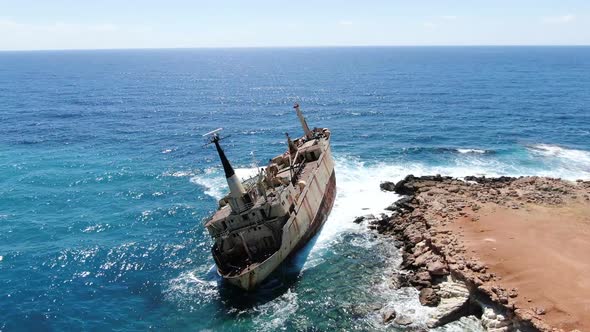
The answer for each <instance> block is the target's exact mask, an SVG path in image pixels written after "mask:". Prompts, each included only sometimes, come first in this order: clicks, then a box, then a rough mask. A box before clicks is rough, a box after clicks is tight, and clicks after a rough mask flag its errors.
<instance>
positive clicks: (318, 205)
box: [218, 147, 336, 290]
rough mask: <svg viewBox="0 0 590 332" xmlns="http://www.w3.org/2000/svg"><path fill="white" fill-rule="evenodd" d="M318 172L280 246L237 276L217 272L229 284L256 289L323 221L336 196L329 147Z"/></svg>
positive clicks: (332, 163) (292, 216) (291, 218)
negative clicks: (267, 256)
mask: <svg viewBox="0 0 590 332" xmlns="http://www.w3.org/2000/svg"><path fill="white" fill-rule="evenodd" d="M316 171H317V174H315V175H314V176H313V178H312V181H310V183H308V184H307V188H306V189H307V192H304V193H303V194H302V195H301V196H300V197H299V200H298V204H297V205H296V211H295V213H294V214H292V215H291V217H290V218H289V220H288V221H287V223H286V225H285V226H284V228H283V238H284V239H288V240H285V241H283V244H282V246H281V248H280V249H279V250H278V251H276V252H275V253H274V254H273V255H272V256H270V257H269V258H267V259H266V260H265V261H263V262H261V263H260V264H257V265H255V266H252V267H251V268H250V267H249V268H246V269H245V270H244V271H242V273H240V274H239V275H234V276H227V275H223V273H222V272H221V271H218V272H219V274H220V275H221V276H222V277H223V278H224V279H225V280H227V281H228V282H229V283H231V284H233V285H235V286H238V287H240V288H242V289H244V290H252V289H254V288H256V286H257V285H258V284H260V283H261V282H262V281H263V280H264V279H265V278H266V277H268V275H269V274H271V273H272V272H273V271H274V270H275V269H276V268H277V267H278V266H279V265H280V264H281V263H282V262H283V261H284V260H285V259H286V258H287V257H289V256H290V255H291V254H293V253H295V252H296V251H297V250H298V249H300V248H301V247H303V246H304V245H305V244H306V243H307V242H308V241H309V239H311V238H312V237H313V236H314V235H315V234H316V233H317V232H318V231H319V230H320V229H321V227H322V225H323V224H324V223H325V222H326V220H327V218H328V216H329V214H330V212H331V210H332V207H333V206H334V201H335V198H336V174H335V171H334V161H333V159H332V154H331V151H330V148H329V147H328V149H327V150H326V151H324V153H323V154H322V157H321V159H320V160H319V161H318V167H317V169H316Z"/></svg>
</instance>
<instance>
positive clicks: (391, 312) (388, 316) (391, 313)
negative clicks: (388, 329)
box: [383, 308, 397, 324]
mask: <svg viewBox="0 0 590 332" xmlns="http://www.w3.org/2000/svg"><path fill="white" fill-rule="evenodd" d="M396 316H397V312H396V311H395V309H394V308H387V309H385V311H383V323H385V324H387V323H389V322H391V321H392V320H393V319H395V317H396Z"/></svg>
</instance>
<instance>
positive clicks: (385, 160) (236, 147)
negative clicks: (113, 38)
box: [0, 47, 590, 331]
mask: <svg viewBox="0 0 590 332" xmlns="http://www.w3.org/2000/svg"><path fill="white" fill-rule="evenodd" d="M588 91H590V48H587V47H469V48H461V47H448V48H446V47H436V48H428V47H417V48H412V47H403V48H325V49H231V50H229V49H228V50H142V51H79V52H77V51H71V52H5V53H0V184H1V186H0V330H2V331H4V330H5V331H15V330H16V331H43V330H48V331H60V330H80V329H82V330H146V329H150V328H151V329H157V330H170V329H175V330H203V329H215V330H218V329H223V330H239V329H244V328H251V329H257V330H276V329H287V330H320V331H325V330H332V329H334V328H338V329H347V330H371V329H382V328H384V326H382V325H381V323H380V318H379V313H378V312H373V311H372V310H370V306H371V305H373V304H375V303H376V304H379V305H392V306H395V307H396V308H397V309H398V311H400V312H405V313H407V314H408V315H410V316H412V317H413V318H414V321H415V322H417V323H420V322H421V320H422V319H423V318H424V317H425V315H426V314H427V312H428V309H424V308H421V307H419V305H418V303H417V299H416V296H415V295H416V294H415V292H413V291H412V290H409V289H406V290H393V289H391V288H390V287H389V281H388V278H387V276H388V275H390V274H391V273H393V272H394V271H395V266H396V263H397V262H398V261H399V254H398V253H397V251H396V250H395V248H393V247H392V246H391V244H390V243H389V242H388V241H384V240H383V239H380V238H374V237H373V235H372V234H370V233H368V232H367V231H366V230H365V229H364V228H363V227H359V226H357V225H355V224H354V223H352V220H353V218H354V217H355V216H358V215H362V214H366V213H371V212H374V213H378V212H380V210H381V209H382V208H383V207H385V206H386V205H388V204H389V203H391V201H393V200H395V198H396V197H395V196H394V195H392V194H387V193H382V192H380V191H379V189H378V184H379V182H380V181H381V180H398V179H400V178H401V177H403V176H404V175H406V174H408V173H413V174H432V173H441V174H447V175H453V176H465V175H470V174H486V175H547V176H555V177H564V178H567V179H576V178H586V179H589V178H590V143H589V142H590V109H589V107H590V106H589V105H590V94H588ZM295 101H298V102H300V104H301V105H302V110H303V111H304V112H305V114H306V115H307V117H308V122H309V123H310V124H311V125H312V126H314V125H317V126H326V127H330V128H331V130H332V133H333V141H332V144H333V152H334V155H335V158H336V164H337V167H336V173H337V185H338V197H337V200H336V205H335V207H334V210H333V213H332V215H331V217H330V219H329V220H328V222H327V223H326V225H325V227H324V228H323V230H322V232H321V233H320V235H319V236H318V237H317V238H315V239H314V241H312V243H310V245H308V246H307V247H306V248H304V250H302V252H301V253H300V254H298V255H297V256H296V257H294V259H293V260H291V261H289V262H287V263H286V264H285V265H284V266H283V267H282V268H281V270H280V271H278V272H277V274H276V275H275V276H274V277H273V278H271V280H270V281H269V282H268V283H267V284H266V285H265V286H264V287H263V289H262V290H261V291H259V292H257V293H256V294H253V295H248V296H246V295H244V294H242V293H240V292H237V291H236V290H234V289H232V288H231V287H228V286H226V285H224V284H223V283H221V282H220V280H219V278H218V277H217V276H216V274H215V272H214V271H213V270H212V265H213V260H212V259H211V257H210V254H209V248H210V245H211V242H210V240H209V239H208V237H207V236H206V233H205V231H204V228H203V226H202V224H203V220H204V219H205V218H206V217H207V216H208V215H210V214H211V213H212V212H213V211H214V209H215V207H216V199H217V198H218V197H219V196H221V195H222V194H223V192H224V191H225V187H224V185H225V184H224V179H223V176H222V172H221V169H220V165H219V163H218V160H217V157H216V155H215V152H214V150H213V149H211V148H203V147H202V144H203V140H202V137H201V134H202V133H204V132H208V131H210V130H212V129H215V128H217V127H223V128H224V133H225V134H226V135H230V137H229V138H228V139H227V140H226V141H225V142H224V146H225V148H226V152H227V154H228V156H229V157H230V159H231V160H232V161H233V163H234V165H235V166H236V168H238V173H239V174H242V175H243V176H245V175H246V174H247V173H248V172H249V170H251V168H252V167H253V166H254V164H255V163H256V162H255V161H257V162H258V163H260V164H263V163H264V162H263V161H264V160H267V159H268V158H270V157H272V156H274V155H275V154H277V153H279V152H281V151H282V150H283V149H285V147H286V146H285V142H284V133H285V132H289V133H291V135H296V134H299V133H300V131H301V130H300V128H299V126H298V122H297V121H296V117H295V115H294V114H293V111H292V108H291V105H292V104H293V102H295Z"/></svg>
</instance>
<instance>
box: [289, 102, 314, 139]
mask: <svg viewBox="0 0 590 332" xmlns="http://www.w3.org/2000/svg"><path fill="white" fill-rule="evenodd" d="M293 108H294V109H295V111H296V112H297V117H298V118H299V122H301V127H303V132H304V133H305V137H306V138H308V139H309V138H311V137H312V134H311V130H309V126H307V121H305V117H304V116H303V114H302V113H301V110H299V104H298V103H295V105H294V106H293Z"/></svg>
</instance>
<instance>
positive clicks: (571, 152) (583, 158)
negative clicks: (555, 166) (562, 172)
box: [527, 144, 590, 167]
mask: <svg viewBox="0 0 590 332" xmlns="http://www.w3.org/2000/svg"><path fill="white" fill-rule="evenodd" d="M527 148H528V149H529V151H531V152H533V153H534V154H537V155H540V156H545V157H554V158H561V159H565V160H568V161H573V162H576V163H583V164H586V165H588V167H590V151H584V150H576V149H567V148H564V147H561V146H558V145H550V144H534V145H529V146H527Z"/></svg>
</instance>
